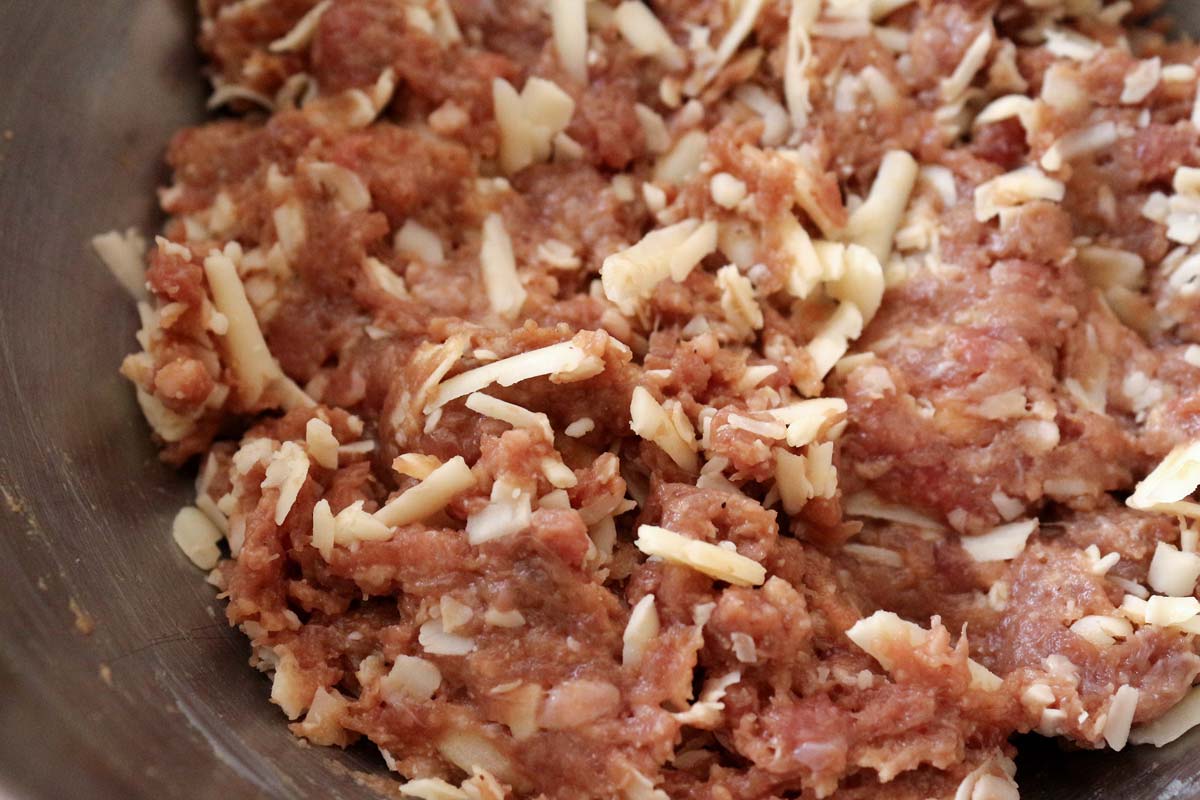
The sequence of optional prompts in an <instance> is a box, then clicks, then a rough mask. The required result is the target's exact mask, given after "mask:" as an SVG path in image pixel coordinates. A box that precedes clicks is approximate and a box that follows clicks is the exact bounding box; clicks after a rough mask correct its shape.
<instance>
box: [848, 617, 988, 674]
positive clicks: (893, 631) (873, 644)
mask: <svg viewBox="0 0 1200 800" xmlns="http://www.w3.org/2000/svg"><path fill="white" fill-rule="evenodd" d="M846 636H847V637H849V639H850V641H852V642H854V643H855V644H856V645H858V646H859V647H860V648H862V650H863V651H864V652H866V653H867V655H869V656H871V657H872V658H874V659H875V660H876V661H878V662H879V666H881V667H883V668H884V669H886V670H888V671H891V670H892V669H893V668H894V667H895V665H896V662H895V659H894V658H893V654H894V653H896V652H900V651H911V650H912V649H914V648H917V647H920V646H922V645H924V644H925V642H926V641H928V639H929V631H927V630H925V629H924V628H922V627H921V626H919V625H917V624H916V623H913V622H909V621H908V620H904V619H901V618H900V617H899V616H897V615H896V614H894V613H892V612H891V611H876V612H875V613H874V614H872V615H871V616H869V617H865V618H863V619H860V620H859V621H858V622H856V623H854V625H853V626H852V627H851V628H850V629H849V630H848V631H846ZM967 666H968V668H969V670H970V673H971V686H972V688H976V689H981V690H983V691H995V690H996V689H999V688H1000V686H1001V684H1002V683H1003V681H1002V680H1001V679H1000V678H999V677H998V676H996V675H995V674H993V673H992V672H990V671H989V670H988V669H987V668H986V667H984V666H983V665H982V664H980V663H978V662H977V661H975V660H974V659H968V660H967Z"/></svg>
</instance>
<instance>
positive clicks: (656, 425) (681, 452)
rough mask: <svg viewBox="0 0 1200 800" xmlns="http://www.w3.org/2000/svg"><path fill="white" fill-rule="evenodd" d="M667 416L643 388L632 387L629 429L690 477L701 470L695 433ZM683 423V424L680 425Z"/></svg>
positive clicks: (676, 418)
mask: <svg viewBox="0 0 1200 800" xmlns="http://www.w3.org/2000/svg"><path fill="white" fill-rule="evenodd" d="M680 416H682V415H677V416H676V417H675V418H673V417H672V415H670V414H668V413H667V411H666V409H665V408H664V407H663V405H662V404H660V403H659V402H658V401H657V400H655V399H654V395H652V394H650V392H649V391H648V390H647V389H646V388H645V387H644V386H638V387H635V388H634V390H633V397H632V400H631V402H630V405H629V418H630V420H629V426H630V427H631V428H632V429H633V432H634V433H636V434H637V435H638V436H640V437H642V438H643V439H646V440H647V441H650V442H654V443H655V444H656V445H658V446H659V447H661V448H662V449H663V451H664V452H665V453H666V454H667V455H669V456H670V457H671V460H672V461H674V462H675V463H676V464H678V465H679V467H680V468H681V469H684V470H686V471H688V472H690V473H693V474H694V473H696V472H697V471H698V470H699V468H700V461H699V457H698V456H697V455H696V452H697V450H698V449H699V445H698V443H697V442H696V432H695V430H694V429H693V428H692V427H691V425H690V423H687V420H686V417H683V418H682V420H681V419H680V418H679V417H680ZM681 422H682V423H685V424H681Z"/></svg>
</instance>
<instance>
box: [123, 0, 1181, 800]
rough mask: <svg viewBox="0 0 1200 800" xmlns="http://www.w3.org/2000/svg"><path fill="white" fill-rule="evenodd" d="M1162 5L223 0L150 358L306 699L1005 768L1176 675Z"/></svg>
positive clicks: (610, 749) (553, 765) (215, 570)
mask: <svg viewBox="0 0 1200 800" xmlns="http://www.w3.org/2000/svg"><path fill="white" fill-rule="evenodd" d="M1153 5H1155V4H1154V3H1152V2H1135V3H1132V4H1130V3H1106V2H1104V1H1103V0H1094V1H1093V2H1089V1H1088V0H1083V1H1082V2H1079V1H1077V0H1071V1H1069V2H1068V1H1067V0H1063V2H1056V1H1055V0H1039V2H1036V3H1035V2H1032V1H1031V0H1025V1H1024V2H1019V1H1018V0H1001V2H980V1H979V0H953V1H952V0H934V1H933V2H924V1H922V2H904V1H903V0H899V1H898V2H883V3H878V2H867V0H839V2H832V1H831V2H828V3H823V2H821V1H820V0H743V2H741V3H726V2H719V0H703V1H699V2H682V1H681V0H661V1H660V2H651V3H648V4H646V5H641V4H640V3H638V2H624V3H620V4H619V5H618V4H617V3H616V2H609V1H608V0H603V1H601V2H596V1H594V0H589V1H588V2H586V3H585V2H583V0H579V1H578V2H572V1H571V0H562V2H552V3H549V4H546V3H542V2H537V1H536V0H519V1H518V0H513V1H512V2H504V3H492V2H482V1H481V0H324V1H323V2H320V3H318V2H316V1H315V0H286V1H285V0H278V1H277V2H268V3H262V2H256V1H255V0H236V1H235V0H203V1H202V2H201V3H200V13H201V18H202V24H201V35H200V45H201V47H202V49H203V51H204V53H205V54H206V56H207V57H208V60H209V61H208V63H209V67H208V69H209V70H210V74H211V77H212V79H213V81H214V86H215V88H216V92H215V94H214V103H215V104H217V105H224V106H226V107H227V109H228V111H229V113H228V114H227V115H226V116H224V117H223V118H221V119H218V120H214V121H212V122H210V123H208V124H206V125H202V126H200V127H197V128H193V129H189V130H185V131H181V132H180V133H179V134H178V135H177V136H176V137H175V139H174V141H173V142H172V143H171V145H170V148H169V150H168V154H167V160H168V162H169V164H170V167H171V169H172V170H173V175H174V178H173V182H172V183H171V185H170V186H168V187H166V188H164V189H162V190H161V195H160V196H161V201H162V206H163V209H164V210H165V212H166V213H167V214H168V216H169V220H168V222H167V224H166V227H165V229H164V232H163V236H162V237H159V239H158V240H157V242H156V244H155V246H154V247H152V248H151V249H150V252H149V253H148V255H147V270H146V273H145V283H146V284H147V287H148V289H149V294H150V298H149V302H144V303H142V304H141V306H140V310H141V314H142V330H141V331H140V332H139V344H140V345H141V351H140V352H138V353H137V354H135V355H131V356H130V357H129V358H128V359H127V360H126V362H125V364H124V366H123V372H124V374H125V375H126V376H127V377H128V378H129V379H130V380H131V381H132V382H133V383H134V384H135V385H136V386H137V389H138V396H139V401H140V402H141V404H142V407H143V410H144V411H145V413H146V416H147V418H148V419H149V421H150V422H151V424H152V426H153V427H154V430H155V435H156V438H157V439H158V441H159V442H160V443H161V445H162V448H163V451H162V452H163V457H164V458H165V459H166V460H168V461H170V462H171V463H174V464H180V465H183V464H187V463H192V462H199V464H200V474H199V478H198V482H197V488H198V498H197V506H198V507H199V509H200V510H201V511H202V512H204V513H203V516H202V515H200V514H193V515H190V516H189V515H183V514H181V517H180V521H179V522H177V525H176V530H175V535H176V538H177V540H179V541H180V542H181V544H184V545H185V549H187V550H188V552H189V553H190V554H192V555H193V557H194V558H195V560H196V561H197V563H199V564H201V565H203V566H206V567H208V568H210V569H211V573H210V582H212V583H213V584H214V585H215V586H217V587H218V588H219V590H220V591H221V593H222V597H224V598H226V599H227V600H228V617H229V621H230V623H231V624H232V625H236V626H239V627H240V629H241V630H242V631H244V632H245V634H246V635H247V636H248V638H249V639H250V640H251V644H252V647H253V657H252V663H253V664H254V665H255V666H257V667H258V668H259V669H261V670H263V671H265V672H269V673H272V674H273V678H272V689H271V699H272V701H273V702H275V703H276V704H278V705H279V706H280V707H281V708H282V709H283V711H284V712H285V713H286V714H287V716H288V718H289V719H290V720H291V721H292V722H291V728H292V730H293V731H294V732H295V733H296V735H298V736H302V737H305V738H307V739H308V740H309V741H311V742H313V743H315V744H321V745H336V746H343V747H344V746H349V745H350V744H352V743H354V742H356V741H363V740H365V741H369V742H370V743H372V744H374V745H375V746H377V747H378V748H379V749H380V751H381V752H382V754H383V758H384V760H385V761H386V764H387V767H388V769H390V770H392V771H394V772H396V773H398V778H399V779H400V780H402V781H404V782H405V783H404V785H403V786H402V787H401V789H400V791H401V792H402V793H404V794H405V795H408V796H415V797H421V798H427V799H428V798H450V799H451V800H460V798H462V799H464V800H465V799H467V798H469V799H470V800H480V799H481V798H496V799H497V800H498V798H501V797H505V796H509V797H514V798H515V797H538V796H542V797H548V798H556V799H558V798H561V799H562V800H567V799H569V798H621V799H622V800H651V799H652V798H654V799H656V800H663V798H668V797H669V798H695V799H696V800H700V799H701V798H705V799H706V800H735V799H736V798H744V799H745V800H751V799H752V798H769V797H803V798H835V800H849V799H850V798H874V797H889V798H942V797H945V798H949V797H952V796H957V797H959V798H970V800H1002V799H1004V800H1007V799H1008V798H1012V797H1015V796H1016V787H1015V784H1014V782H1013V778H1012V762H1011V761H1010V757H1011V756H1012V755H1013V754H1014V749H1013V747H1012V745H1011V744H1010V743H1009V740H1010V738H1011V737H1012V736H1013V735H1014V734H1017V733H1024V732H1029V731H1034V730H1036V731H1038V732H1040V733H1042V734H1044V735H1047V736H1061V737H1064V738H1065V739H1067V740H1069V741H1070V742H1071V743H1073V744H1074V745H1076V746H1080V747H1085V748H1099V747H1104V746H1106V745H1107V746H1112V747H1114V748H1116V749H1120V747H1122V746H1124V744H1125V739H1126V735H1127V734H1128V733H1129V730H1130V726H1131V724H1132V726H1133V729H1134V731H1135V739H1136V738H1137V737H1136V732H1137V731H1138V730H1140V728H1139V726H1141V725H1144V724H1145V723H1148V722H1150V721H1152V720H1154V719H1156V718H1158V717H1160V716H1161V715H1163V714H1164V713H1166V712H1167V711H1168V710H1169V709H1171V708H1172V707H1173V706H1175V705H1176V704H1177V703H1178V702H1179V700H1180V699H1181V698H1182V697H1184V695H1185V694H1186V693H1188V692H1189V691H1190V689H1191V686H1192V683H1193V681H1194V679H1195V678H1196V676H1197V674H1198V673H1200V656H1198V655H1197V652H1198V650H1197V644H1196V640H1195V635H1196V632H1197V630H1200V629H1198V628H1197V625H1196V624H1193V623H1194V622H1195V618H1196V614H1197V612H1200V607H1198V608H1196V609H1194V610H1193V611H1192V612H1191V617H1187V619H1185V620H1184V621H1183V622H1178V623H1161V622H1155V621H1154V620H1153V619H1147V617H1148V616H1149V612H1147V611H1145V609H1144V606H1145V602H1144V601H1143V600H1140V599H1139V598H1145V597H1146V596H1148V595H1151V594H1154V595H1156V596H1159V595H1163V594H1164V593H1166V592H1165V590H1163V589H1162V588H1161V586H1160V585H1158V584H1161V582H1162V577H1161V574H1160V573H1161V571H1160V570H1159V566H1161V563H1165V562H1159V559H1160V558H1170V557H1173V558H1175V561H1174V562H1172V563H1178V564H1191V563H1192V561H1193V560H1194V561H1196V562H1200V556H1196V555H1195V554H1194V550H1195V547H1196V535H1195V531H1194V530H1193V529H1189V528H1188V526H1187V523H1186V522H1185V521H1181V522H1179V523H1177V522H1176V520H1175V519H1174V517H1173V516H1171V515H1169V514H1155V513H1147V512H1145V511H1135V510H1131V509H1130V508H1127V507H1126V506H1125V504H1124V501H1125V499H1126V497H1127V495H1128V494H1129V492H1131V491H1132V490H1133V489H1134V487H1135V486H1136V485H1137V484H1138V482H1139V481H1140V480H1142V479H1143V478H1145V477H1146V475H1147V473H1149V472H1150V471H1151V470H1152V469H1154V467H1155V465H1156V464H1158V463H1159V462H1160V461H1162V459H1163V458H1164V457H1165V456H1166V455H1167V454H1168V453H1171V452H1172V451H1173V449H1175V448H1178V447H1180V446H1186V445H1187V444H1188V443H1189V442H1191V441H1193V440H1194V439H1196V437H1197V435H1198V434H1200V422H1198V420H1200V308H1198V306H1197V303H1198V302H1200V301H1198V300H1197V298H1198V297H1200V291H1198V287H1200V253H1198V252H1196V251H1195V249H1194V247H1195V245H1196V243H1197V240H1200V211H1197V209H1200V178H1197V176H1196V175H1193V174H1191V173H1189V171H1188V170H1189V168H1192V167H1197V166H1200V133H1198V131H1197V127H1196V119H1197V117H1196V115H1195V114H1194V113H1193V106H1194V100H1195V97H1196V94H1197V78H1196V68H1197V66H1200V48H1197V47H1196V46H1194V45H1191V44H1188V43H1178V42H1171V41H1168V40H1167V39H1166V38H1164V36H1163V35H1162V33H1161V32H1160V31H1161V27H1162V26H1161V25H1159V24H1157V23H1155V24H1154V25H1152V26H1150V27H1147V25H1148V23H1146V22H1145V20H1146V19H1147V18H1148V15H1149V14H1150V13H1151V12H1152V11H1153V8H1152V6H1153ZM656 20H657V21H656ZM572 26H574V27H572ZM580 26H582V33H583V38H582V39H580V38H579V37H578V36H576V35H575V34H578V33H579V32H580V30H581V27H580ZM573 37H574V38H573ZM580 48H582V49H580ZM505 109H507V112H506V111H505ZM518 365H521V366H518ZM489 371H490V372H489ZM460 376H462V377H460ZM472 378H476V379H477V380H476V382H475V383H472V384H471V385H470V386H465V383H466V382H469V381H470V380H472ZM1194 483H1195V481H1192V484H1193V488H1194ZM1185 494H1186V492H1185ZM1181 508H1182V507H1181ZM1182 513H1185V514H1186V513H1190V512H1188V511H1187V510H1186V509H1184V510H1183V512H1182ZM197 520H199V521H197ZM205 520H207V521H205ZM655 537H659V538H658V539H656V538H655ZM663 537H665V538H663ZM655 541H658V542H659V544H658V545H657V546H656V545H655V544H654V542H655ZM217 543H221V547H222V548H223V549H222V550H221V551H220V553H219V563H217V562H218V552H217V550H216V544H217ZM1164 552H1165V553H1166V554H1167V556H1165V557H1164V556H1162V555H1161V554H1162V553H1164ZM1172 554H1173V555H1172ZM1189 559H1191V560H1189ZM1152 563H1155V564H1156V565H1157V566H1156V567H1155V568H1154V569H1152V568H1151V565H1152ZM1181 569H1182V568H1181ZM1183 571H1184V573H1186V571H1187V570H1186V569H1183ZM1196 572H1197V573H1200V566H1196ZM1195 577H1196V575H1192V582H1191V589H1189V590H1187V591H1178V590H1176V591H1175V592H1174V594H1177V595H1184V596H1185V599H1186V595H1189V594H1192V595H1194V594H1195ZM1162 599H1165V598H1161V597H1160V600H1162ZM1151 602H1158V601H1155V600H1153V598H1151ZM1139 603H1140V604H1141V605H1139ZM1139 609H1142V610H1139ZM1185 616H1186V615H1185ZM1130 697H1132V698H1133V704H1132V706H1130V705H1129V698H1130ZM956 792H957V793H958V794H957V795H956V794H955V793H956Z"/></svg>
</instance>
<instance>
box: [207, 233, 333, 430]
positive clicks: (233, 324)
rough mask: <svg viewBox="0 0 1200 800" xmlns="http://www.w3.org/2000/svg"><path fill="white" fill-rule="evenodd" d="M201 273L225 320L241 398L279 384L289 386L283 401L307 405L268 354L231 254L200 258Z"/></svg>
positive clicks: (255, 397) (253, 399)
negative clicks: (227, 323)
mask: <svg viewBox="0 0 1200 800" xmlns="http://www.w3.org/2000/svg"><path fill="white" fill-rule="evenodd" d="M229 249H230V248H227V250H229ZM204 274H205V277H206V278H207V279H208V287H209V291H211V292H212V296H213V305H215V306H216V307H217V310H218V311H219V312H221V313H222V314H224V315H225V318H226V319H227V320H228V321H229V328H228V330H227V332H226V334H225V336H224V337H223V338H224V339H225V342H226V344H227V345H228V347H229V356H230V360H231V362H232V363H231V366H232V368H233V373H234V375H235V377H236V378H237V391H238V395H239V397H241V399H242V402H243V403H245V404H246V405H253V404H255V403H257V402H258V401H259V399H260V398H261V397H262V395H263V392H264V391H266V390H267V389H268V388H269V387H272V386H274V385H280V386H281V388H290V389H291V390H292V391H285V392H283V396H284V401H285V405H288V406H289V407H290V405H311V404H312V400H311V399H309V398H307V397H306V396H305V395H304V393H303V392H302V391H300V389H299V388H298V387H296V385H295V384H294V383H292V382H291V380H290V379H288V378H287V376H286V375H284V374H283V371H282V370H281V369H280V368H279V364H278V363H276V361H275V359H274V358H272V357H271V351H270V350H269V349H268V348H267V340H266V339H265V338H263V334H262V329H261V328H260V327H259V326H258V320H257V319H256V318H255V316H254V310H253V309H252V308H251V307H250V301H249V300H248V299H247V298H246V289H245V287H244V286H243V285H242V280H241V278H240V277H238V272H237V267H236V266H235V265H234V263H233V260H232V258H230V256H229V255H228V254H227V253H223V252H218V251H214V252H213V253H212V254H211V255H210V256H208V258H206V259H204Z"/></svg>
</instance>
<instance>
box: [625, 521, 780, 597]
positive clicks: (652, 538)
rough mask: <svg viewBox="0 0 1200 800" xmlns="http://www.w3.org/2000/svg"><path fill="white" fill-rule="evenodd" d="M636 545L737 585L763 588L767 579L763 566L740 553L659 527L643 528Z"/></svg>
mask: <svg viewBox="0 0 1200 800" xmlns="http://www.w3.org/2000/svg"><path fill="white" fill-rule="evenodd" d="M634 544H636V545H637V548H638V549H639V550H641V551H642V552H643V553H645V554H646V555H648V556H656V557H658V558H662V559H663V560H665V561H669V562H671V563H673V564H680V565H682V566H685V567H690V568H691V569H694V570H696V571H697V572H701V573H703V574H705V575H707V576H709V577H710V578H715V579H717V580H721V581H725V582H726V583H731V584H733V585H734V586H759V585H760V584H762V582H763V581H765V580H766V578H767V571H766V569H764V568H763V565H762V564H759V563H758V562H757V561H754V560H753V559H750V558H747V557H746V556H743V555H741V554H740V553H738V552H737V551H736V550H726V549H725V548H724V547H720V546H718V545H715V544H711V543H709V542H702V541H700V540H699V539H690V538H688V537H687V536H684V535H682V534H679V533H675V532H674V531H669V530H667V529H666V528H660V527H658V526H657V525H641V526H639V527H638V535H637V540H636V541H635V542H634Z"/></svg>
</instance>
